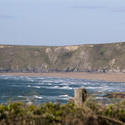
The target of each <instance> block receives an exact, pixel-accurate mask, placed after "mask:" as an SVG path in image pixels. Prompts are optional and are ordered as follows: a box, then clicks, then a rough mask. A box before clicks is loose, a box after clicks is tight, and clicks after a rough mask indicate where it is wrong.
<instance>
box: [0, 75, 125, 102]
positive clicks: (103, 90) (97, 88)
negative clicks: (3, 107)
mask: <svg viewBox="0 0 125 125" xmlns="http://www.w3.org/2000/svg"><path fill="white" fill-rule="evenodd" d="M80 87H84V88H86V89H87V91H88V93H89V94H90V95H92V96H93V97H94V98H95V99H97V100H104V99H106V98H105V97H104V95H106V94H107V93H110V92H124V91H125V83H124V82H105V81H98V80H97V81H96V80H95V81H94V80H85V79H74V78H53V77H29V76H0V103H8V102H13V101H22V102H26V103H27V102H29V101H30V102H32V103H34V104H41V103H44V102H50V101H51V102H61V103H66V102H67V100H68V99H70V98H72V97H73V96H74V89H76V88H80ZM108 101H111V99H108Z"/></svg>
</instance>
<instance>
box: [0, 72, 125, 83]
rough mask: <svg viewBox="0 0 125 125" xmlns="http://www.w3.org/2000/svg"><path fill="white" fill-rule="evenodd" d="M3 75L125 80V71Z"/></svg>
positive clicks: (13, 74) (9, 74)
mask: <svg viewBox="0 0 125 125" xmlns="http://www.w3.org/2000/svg"><path fill="white" fill-rule="evenodd" d="M1 75H7V76H41V77H58V78H77V79H88V80H104V81H112V82H125V73H84V72H59V73H0V76H1Z"/></svg>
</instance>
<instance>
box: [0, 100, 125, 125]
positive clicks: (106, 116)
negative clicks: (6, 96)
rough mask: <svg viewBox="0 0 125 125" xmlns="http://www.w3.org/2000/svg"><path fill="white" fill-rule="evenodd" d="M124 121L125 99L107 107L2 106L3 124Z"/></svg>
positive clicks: (109, 124) (90, 104) (84, 124)
mask: <svg viewBox="0 0 125 125" xmlns="http://www.w3.org/2000/svg"><path fill="white" fill-rule="evenodd" d="M115 119H116V120H115ZM123 122H125V100H124V101H122V102H120V103H118V104H114V105H108V106H103V105H99V104H97V103H96V102H94V101H91V102H90V101H86V102H85V103H84V104H83V106H82V107H81V108H77V107H76V106H75V105H74V103H71V102H68V103H67V104H59V103H56V104H53V103H51V102H49V103H45V104H42V105H39V106H38V105H36V106H35V105H26V104H24V103H21V102H17V103H11V104H7V105H3V104H1V105H0V125H122V124H123Z"/></svg>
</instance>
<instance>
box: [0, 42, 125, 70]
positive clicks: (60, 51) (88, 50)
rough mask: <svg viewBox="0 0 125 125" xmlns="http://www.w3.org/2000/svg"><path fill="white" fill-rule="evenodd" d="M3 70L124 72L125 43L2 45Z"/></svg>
mask: <svg viewBox="0 0 125 125" xmlns="http://www.w3.org/2000/svg"><path fill="white" fill-rule="evenodd" d="M0 72H125V43H124V42H123V43H112V44H97V45H96V44H94V45H79V46H62V47H60V46H59V47H49V46H47V47H45V46H43V47H38V46H7V45H0Z"/></svg>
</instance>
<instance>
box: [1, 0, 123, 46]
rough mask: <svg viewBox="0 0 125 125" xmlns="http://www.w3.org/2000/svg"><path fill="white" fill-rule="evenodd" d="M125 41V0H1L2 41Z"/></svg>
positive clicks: (35, 42) (32, 42) (75, 42)
mask: <svg viewBox="0 0 125 125" xmlns="http://www.w3.org/2000/svg"><path fill="white" fill-rule="evenodd" d="M119 41H125V0H0V44H12V45H15V44H16V45H49V46H54V45H78V44H90V43H94V44H95V43H109V42H119Z"/></svg>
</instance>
